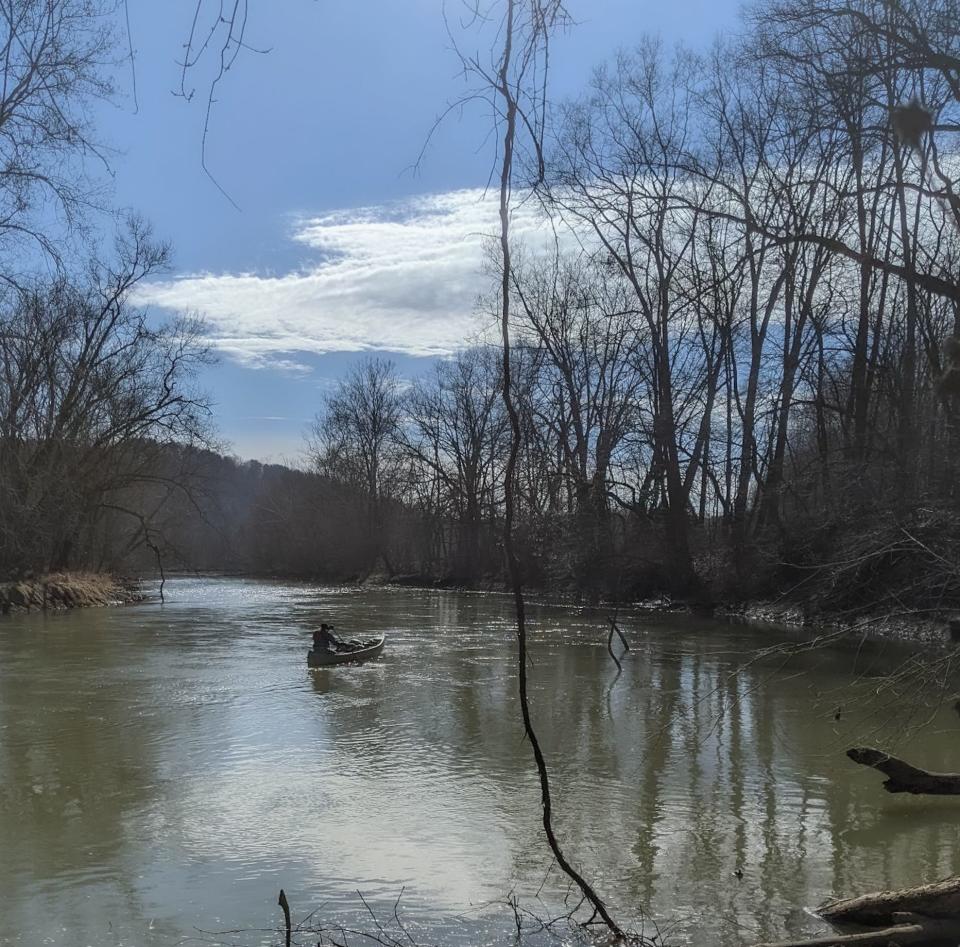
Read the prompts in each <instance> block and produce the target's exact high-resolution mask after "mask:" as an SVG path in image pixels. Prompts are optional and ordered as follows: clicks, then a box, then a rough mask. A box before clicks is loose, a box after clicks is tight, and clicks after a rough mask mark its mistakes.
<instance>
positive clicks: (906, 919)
mask: <svg viewBox="0 0 960 947" xmlns="http://www.w3.org/2000/svg"><path fill="white" fill-rule="evenodd" d="M817 913H818V914H819V915H820V916H821V917H822V918H823V919H824V920H825V921H828V922H829V923H830V924H833V925H836V926H843V925H853V924H856V925H858V926H861V927H864V926H866V927H870V928H871V929H870V930H861V931H859V932H858V933H850V934H831V935H827V936H824V937H816V938H813V939H812V940H795V941H781V942H779V943H777V944H758V945H757V947H831V945H837V947H888V945H890V944H892V945H894V947H901V945H909V944H930V945H940V944H944V945H951V947H955V945H956V944H958V943H960V877H954V878H947V879H945V880H944V881H938V882H935V883H934V884H929V885H920V886H918V887H915V888H900V889H899V890H896V891H877V892H873V893H871V894H864V895H861V896H860V897H856V898H843V899H841V900H837V901H829V902H827V904H825V905H824V906H823V907H821V908H820V910H819V911H818V912H817Z"/></svg>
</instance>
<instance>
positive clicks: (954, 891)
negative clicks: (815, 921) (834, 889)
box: [817, 876, 960, 925]
mask: <svg viewBox="0 0 960 947" xmlns="http://www.w3.org/2000/svg"><path fill="white" fill-rule="evenodd" d="M903 913H908V914H911V915H923V916H924V917H937V918H944V919H952V918H956V919H957V920H960V876H954V877H952V878H945V879H944V880H943V881H935V882H934V883H933V884H929V885H917V886H916V887H914V888H899V889H897V890H895V891H874V892H872V893H871V894H862V895H860V896H859V897H856V898H841V899H839V900H836V901H828V902H827V903H826V904H825V905H824V906H823V907H821V908H820V909H819V910H818V911H817V914H819V915H820V917H822V918H823V919H824V920H825V921H829V922H830V923H831V924H874V925H876V924H889V923H890V922H891V921H892V920H893V919H894V915H895V914H903Z"/></svg>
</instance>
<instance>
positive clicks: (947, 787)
mask: <svg viewBox="0 0 960 947" xmlns="http://www.w3.org/2000/svg"><path fill="white" fill-rule="evenodd" d="M847 756H848V757H849V758H850V759H851V760H853V762H854V763H859V764H860V765H861V766H871V767H873V768H874V769H875V770H877V771H878V772H881V773H883V775H884V776H886V777H887V779H886V780H884V783H883V788H884V789H886V791H887V792H893V793H898V792H908V793H912V794H913V795H926V796H960V773H931V772H929V771H928V770H925V769H920V768H919V767H916V766H913V765H911V764H910V763H907V762H906V761H904V760H901V759H897V757H895V756H890V755H889V754H888V753H884V752H883V751H882V750H876V749H873V748H871V747H863V746H855V747H852V748H851V749H849V750H847Z"/></svg>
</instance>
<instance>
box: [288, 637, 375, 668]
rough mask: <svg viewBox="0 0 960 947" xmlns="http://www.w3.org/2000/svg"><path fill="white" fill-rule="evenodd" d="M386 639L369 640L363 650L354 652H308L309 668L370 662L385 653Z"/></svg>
mask: <svg viewBox="0 0 960 947" xmlns="http://www.w3.org/2000/svg"><path fill="white" fill-rule="evenodd" d="M385 640H386V639H385V637H384V636H383V635H380V636H379V637H377V638H368V639H367V640H366V641H365V642H364V644H363V647H362V648H356V649H354V650H353V651H326V650H323V651H313V650H311V651H308V652H307V666H308V667H312V668H324V667H329V666H330V665H331V664H349V663H350V662H351V661H369V660H370V659H371V658H375V657H376V656H377V655H378V654H379V653H380V652H381V651H383V643H384V641H385Z"/></svg>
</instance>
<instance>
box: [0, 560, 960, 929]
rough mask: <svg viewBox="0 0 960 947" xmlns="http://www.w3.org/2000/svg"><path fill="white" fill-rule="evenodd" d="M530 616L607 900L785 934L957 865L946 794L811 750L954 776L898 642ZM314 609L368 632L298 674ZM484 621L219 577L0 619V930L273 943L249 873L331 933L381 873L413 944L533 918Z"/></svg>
mask: <svg viewBox="0 0 960 947" xmlns="http://www.w3.org/2000/svg"><path fill="white" fill-rule="evenodd" d="M531 618H532V627H531V653H532V663H531V667H530V674H531V687H532V699H533V703H534V715H535V720H536V723H537V726H538V727H539V730H540V733H541V737H542V740H543V743H544V747H545V750H546V752H547V755H548V759H549V761H550V764H551V770H552V776H553V779H554V785H555V792H556V799H555V802H556V807H557V830H558V833H559V835H560V837H561V839H562V841H563V844H564V846H565V848H566V850H567V853H568V855H569V856H570V858H571V859H572V860H573V861H574V862H575V863H576V864H578V865H579V866H580V867H581V868H582V869H583V870H584V872H585V873H586V874H587V875H588V876H589V877H590V878H591V879H592V880H593V882H594V883H595V886H596V887H597V889H598V890H599V891H600V892H602V893H603V895H604V896H605V897H606V898H607V899H608V901H609V904H610V906H611V908H612V909H613V910H614V911H615V912H616V913H617V914H618V916H619V917H620V918H621V919H622V920H623V922H624V923H625V924H632V925H634V926H637V925H638V924H639V923H640V922H641V918H643V917H646V918H647V921H646V924H647V927H646V930H647V932H648V933H651V932H652V930H653V928H652V926H651V924H652V922H656V923H658V924H659V925H660V926H661V929H662V933H663V935H664V939H665V940H666V941H667V942H668V943H675V944H698V945H700V944H718V945H723V947H726V945H735V944H747V943H750V942H752V941H754V940H760V939H771V938H773V937H780V936H785V935H792V934H801V933H805V934H807V933H809V934H812V933H814V932H816V931H818V930H819V929H820V926H819V925H818V923H817V921H816V920H815V919H814V918H813V917H812V916H811V915H810V914H809V912H808V911H807V910H806V909H807V908H810V907H812V906H815V905H816V904H817V903H818V902H820V901H821V900H822V899H824V898H825V897H827V896H830V895H835V894H852V893H857V892H862V891H865V890H870V889H873V888H877V887H888V886H897V885H903V884H912V883H917V882H922V881H931V880H934V879H937V878H940V877H943V876H945V875H948V874H951V873H955V872H958V871H960V799H958V800H951V799H925V798H912V797H910V798H905V797H892V796H889V795H887V794H886V793H884V792H883V791H882V790H881V787H880V782H881V780H880V778H879V777H878V776H877V774H874V773H872V772H870V771H867V770H864V769H862V768H859V767H856V766H854V765H853V764H851V763H849V762H848V761H847V760H846V759H845V757H844V755H843V751H844V749H846V747H847V746H849V745H851V744H852V743H872V744H879V745H883V746H885V747H888V748H891V749H900V750H901V751H903V753H904V755H909V756H910V758H911V759H913V760H915V761H916V762H918V763H920V764H922V765H926V766H928V767H929V768H932V769H960V723H958V721H957V720H956V718H955V716H954V715H953V714H952V713H951V712H949V711H948V710H947V709H945V707H943V706H940V707H938V706H937V702H938V699H939V695H940V693H941V691H943V690H946V691H947V692H949V689H950V685H949V682H948V683H943V682H942V681H941V682H939V683H938V682H937V681H934V680H928V682H927V683H926V684H923V685H922V686H921V685H919V684H918V683H917V682H916V679H914V678H910V679H904V680H903V681H902V682H901V683H900V685H899V686H898V688H897V690H896V691H892V690H890V689H889V688H885V687H882V686H881V684H882V683H883V680H884V678H883V677H882V676H881V675H882V674H883V673H885V672H888V671H889V669H890V668H892V667H897V666H902V662H903V661H904V660H905V659H909V657H910V654H909V652H906V651H904V649H902V648H900V647H895V646H893V645H877V644H866V645H862V646H858V647H853V646H847V647H843V648H838V649H831V650H824V651H818V652H814V653H812V654H806V655H801V656H798V657H794V658H792V659H791V660H789V661H785V659H784V658H783V657H781V656H774V657H767V658H762V659H758V660H755V661H753V662H752V663H751V664H750V665H749V667H747V668H746V669H745V670H741V671H740V672H739V673H733V672H734V671H735V670H736V669H737V668H738V667H741V666H742V665H743V663H744V662H745V661H746V660H748V659H749V657H750V655H752V654H754V653H755V651H756V650H757V649H758V648H762V647H764V646H768V645H770V644H772V643H775V642H781V641H782V642H789V641H791V640H793V639H791V638H789V637H787V636H785V635H781V634H780V633H778V632H776V631H772V630H770V629H764V630H757V629H750V628H746V627H736V626H727V625H720V624H714V623H710V622H706V621H694V620H691V619H687V618H682V617H672V616H663V615H659V616H658V615H650V614H642V613H639V612H638V613H625V614H623V616H622V625H623V628H624V630H625V632H626V634H627V635H628V637H629V639H630V641H631V642H632V644H633V650H632V652H631V653H630V654H629V655H628V656H627V657H626V658H625V660H624V668H623V673H622V674H620V675H619V676H617V674H616V668H615V666H614V665H613V663H612V662H611V661H610V659H609V657H608V655H607V651H606V627H605V616H604V613H603V612H596V611H591V610H589V609H576V608H562V607H557V606H548V605H538V606H534V607H533V608H532V609H531ZM321 620H328V621H330V620H332V621H333V623H334V624H335V625H337V626H338V628H339V629H340V630H341V631H347V632H350V633H357V634H368V633H374V632H383V633H386V635H387V647H386V649H385V650H384V653H383V655H382V656H381V658H380V659H379V660H377V661H376V662H375V663H372V664H368V665H364V666H361V667H337V668H330V669H321V670H316V671H308V669H307V668H306V662H305V651H306V648H307V647H308V646H309V641H310V635H311V632H312V631H313V629H314V628H315V627H316V626H317V625H318V623H319V622H320V621H321ZM511 621H512V616H511V612H510V601H509V599H508V598H506V597H503V596H498V595H479V594H466V593H452V592H430V591H415V590H397V589H374V590H356V589H337V588H323V587H316V586H310V585H302V584H290V583H281V582H259V581H248V580H233V579H177V580H175V581H173V582H170V583H168V585H167V602H166V604H165V605H162V606H161V605H151V604H148V605H140V606H133V607H126V608H115V609H95V610H87V611H74V612H70V613H64V614H52V615H24V616H16V617H7V618H5V619H2V620H0V944H5V945H6V944H16V945H21V944H22V945H30V947H34V945H40V944H53V945H64V947H66V945H69V947H77V945H80V947H84V945H91V947H101V945H104V947H106V945H111V947H113V945H131V947H132V945H144V947H161V945H170V947H172V945H188V944H211V943H230V944H268V943H275V942H276V940H275V938H274V936H273V934H272V932H271V931H272V928H273V927H274V925H276V924H277V923H278V922H279V920H280V913H279V909H278V908H277V905H276V900H277V894H278V891H279V889H280V888H281V887H282V888H284V889H285V890H286V892H287V895H288V897H289V900H290V902H291V904H292V905H293V914H294V919H295V920H300V919H302V918H303V917H304V916H305V915H307V914H308V913H309V912H311V911H314V910H316V912H317V913H316V914H315V915H314V919H313V923H317V924H323V925H331V924H338V923H342V924H346V925H355V926H358V927H363V926H369V915H368V914H367V911H366V908H365V907H364V905H363V903H362V902H361V901H360V899H359V897H358V894H357V892H358V891H359V892H361V893H362V894H363V896H364V898H365V899H366V901H367V902H368V904H369V905H370V908H371V909H372V910H373V911H374V913H376V914H378V915H379V916H381V917H382V918H388V917H389V916H391V915H392V912H393V909H394V904H395V902H396V900H397V897H398V895H399V894H400V892H401V890H402V891H403V896H402V898H401V899H400V906H399V912H400V914H401V916H402V917H403V918H404V919H405V921H406V923H407V925H408V926H409V929H410V931H411V933H412V934H413V936H414V939H416V940H417V941H419V942H421V943H439V944H468V943H469V944H477V943H508V942H511V943H512V942H513V941H512V937H513V933H514V918H513V915H512V912H511V911H510V910H509V909H507V908H506V907H505V904H504V901H505V898H506V897H507V896H508V894H509V893H510V892H514V893H515V894H516V895H517V897H519V899H520V903H521V906H523V907H525V908H527V909H529V910H530V911H531V912H532V913H534V914H538V915H540V916H542V917H546V916H552V915H555V914H557V913H560V911H561V909H562V905H563V901H564V897H565V895H567V893H568V892H567V888H566V885H565V883H564V881H563V879H562V878H560V877H559V875H558V873H557V872H556V870H555V869H551V867H550V861H549V859H548V858H547V856H546V851H545V846H544V842H543V839H542V836H541V832H540V826H539V811H540V810H539V790H538V785H537V780H536V774H535V772H534V771H533V770H532V765H531V757H530V748H529V745H528V744H526V743H525V742H524V741H523V739H522V733H521V728H520V723H519V713H518V705H517V697H516V687H515V680H514V673H515V663H514V662H515V642H514V636H513V630H512V624H511ZM941 685H942V686H941ZM838 716H839V719H837V718H838ZM741 874H742V877H740V875H741ZM227 931H229V932H230V933H225V932H227ZM534 939H536V938H534ZM540 939H543V938H542V937H541V938H540ZM303 942H304V943H309V942H311V941H310V940H309V938H304V940H303ZM313 942H314V943H315V942H316V938H314V940H313Z"/></svg>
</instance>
